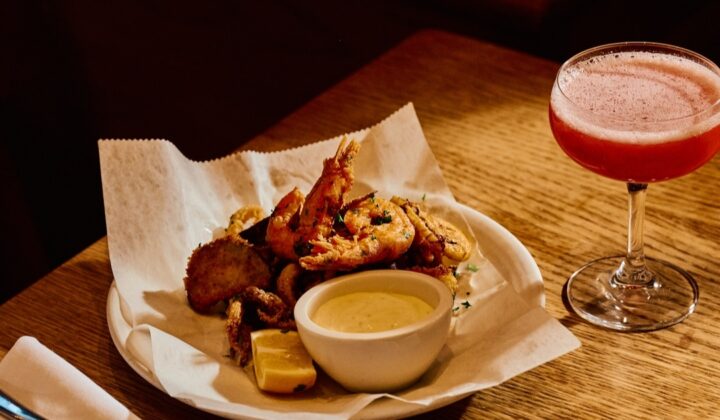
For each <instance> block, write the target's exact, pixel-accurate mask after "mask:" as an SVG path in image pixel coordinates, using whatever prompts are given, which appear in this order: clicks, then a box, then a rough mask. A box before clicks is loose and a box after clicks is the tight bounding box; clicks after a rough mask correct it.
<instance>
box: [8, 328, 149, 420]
mask: <svg viewBox="0 0 720 420" xmlns="http://www.w3.org/2000/svg"><path fill="white" fill-rule="evenodd" d="M0 389H2V390H3V391H5V393H6V394H8V395H9V396H10V397H12V398H13V399H14V400H16V401H17V402H19V403H21V404H23V405H24V406H26V407H27V408H29V409H31V410H33V411H34V412H36V413H37V414H39V415H41V416H43V417H46V418H51V419H137V418H138V417H137V416H135V415H134V414H133V413H131V412H130V410H128V409H127V408H125V406H123V405H122V404H120V403H119V402H118V401H117V400H116V399H115V398H113V397H112V396H111V395H110V394H108V393H107V392H106V391H105V390H103V389H102V388H100V387H99V386H98V385H97V384H96V383H95V382H93V381H92V380H91V379H90V378H88V377H87V376H85V375H84V374H83V373H82V372H80V371H79V370H78V369H77V368H75V367H74V366H72V365H71V364H70V363H68V362H67V361H65V359H63V358H62V357H60V356H58V355H57V354H55V353H54V352H53V351H52V350H50V349H48V348H47V347H45V346H44V345H43V344H41V343H40V342H39V341H38V340H37V339H35V338H34V337H27V336H26V337H20V338H19V339H18V340H17V341H16V342H15V344H14V345H13V347H12V348H11V349H10V351H9V352H8V353H7V354H6V355H5V357H4V358H3V359H2V360H0Z"/></svg>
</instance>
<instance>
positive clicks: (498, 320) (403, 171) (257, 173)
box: [99, 104, 579, 418]
mask: <svg viewBox="0 0 720 420" xmlns="http://www.w3.org/2000/svg"><path fill="white" fill-rule="evenodd" d="M348 136H349V137H350V138H353V139H355V140H357V141H360V142H361V143H362V148H361V150H360V153H359V155H358V157H357V158H356V161H355V166H354V169H355V179H356V181H355V187H354V188H353V191H352V192H351V196H358V195H361V194H363V193H366V192H369V191H372V190H377V191H379V194H380V195H381V196H383V197H385V198H390V197H391V196H392V195H400V196H403V197H407V198H409V199H411V200H422V199H423V198H424V200H425V201H426V203H427V204H428V205H429V207H430V208H432V209H433V211H434V212H435V213H440V214H442V215H443V216H444V217H446V218H447V219H449V220H451V221H453V222H454V223H456V224H457V225H458V226H465V228H466V230H468V233H469V231H470V229H469V228H468V227H467V225H466V223H465V221H464V219H463V218H462V215H461V213H460V211H459V209H458V205H457V204H456V202H455V200H454V198H453V196H452V193H451V192H450V190H449V188H448V186H447V184H446V183H445V181H444V180H443V177H442V174H441V172H440V169H439V166H438V165H437V162H436V160H435V158H434V156H433V154H432V152H431V150H430V148H429V146H428V144H427V142H426V140H425V137H424V135H423V132H422V129H421V127H420V123H419V121H418V120H417V116H416V115H415V111H414V109H413V107H412V104H408V105H406V106H405V107H403V108H401V109H400V110H398V111H397V112H395V113H394V114H393V115H391V116H390V117H388V118H387V119H385V120H384V121H382V122H381V123H379V124H377V125H375V126H373V127H371V128H367V129H364V130H360V131H357V132H354V133H350V134H348ZM341 137H342V136H338V137H336V138H333V139H330V140H326V141H322V142H317V143H313V144H310V145H307V146H304V147H300V148H297V149H292V150H286V151H282V152H276V153H257V152H242V153H236V154H233V155H230V156H227V157H224V158H222V159H217V160H213V161H209V162H193V161H190V160H188V159H187V158H185V157H184V156H183V155H182V154H181V153H180V152H179V151H178V150H177V148H175V147H174V146H173V145H172V144H171V143H169V142H167V141H163V140H101V141H100V142H99V149H100V162H101V171H102V183H103V195H104V201H105V213H106V221H107V231H108V247H109V252H110V260H111V264H112V270H113V274H114V276H115V281H116V285H117V289H118V292H119V294H120V296H121V299H122V300H123V303H124V305H123V307H124V308H125V311H124V312H123V315H124V317H125V318H126V320H127V322H128V323H129V324H130V325H131V326H132V327H133V330H132V332H131V334H130V336H129V337H128V342H127V343H126V346H127V348H128V350H129V351H130V352H133V349H145V351H140V350H137V351H136V352H137V353H138V355H139V356H142V355H144V358H145V359H147V357H148V356H147V355H148V354H151V360H144V364H146V365H147V367H148V368H149V369H150V370H151V371H152V372H153V374H154V375H155V377H156V379H157V381H158V382H159V383H160V384H161V385H162V387H163V388H164V390H165V392H167V393H168V394H169V395H171V396H173V397H175V398H178V399H181V400H183V401H185V402H187V403H188V404H191V405H194V406H197V407H199V408H201V409H204V410H208V411H211V412H214V413H218V414H223V415H227V416H230V417H236V416H244V417H262V418H267V417H283V416H288V415H292V416H293V417H294V418H304V417H306V418H320V417H328V418H346V417H350V416H352V415H353V414H356V413H357V412H358V411H359V410H361V409H362V408H363V407H365V406H366V405H367V404H369V403H370V402H372V401H373V400H375V399H377V398H382V397H389V398H396V399H401V400H403V401H405V402H408V403H413V404H421V405H428V404H433V402H437V401H440V400H445V399H448V398H451V397H453V396H457V395H466V394H468V393H470V392H473V391H477V390H481V389H484V388H487V387H491V386H494V385H497V384H499V383H501V382H503V381H505V380H507V379H509V378H511V377H513V376H515V375H517V374H519V373H522V372H524V371H526V370H529V369H532V368H533V367H535V366H537V365H540V364H542V363H545V362H547V361H549V360H551V359H553V358H555V357H558V356H560V355H562V354H564V353H566V352H568V351H571V350H572V349H574V348H576V347H577V346H579V342H578V341H577V339H576V338H575V337H574V336H573V335H572V334H571V333H570V332H569V331H568V330H567V329H566V328H564V327H563V326H562V325H561V324H560V323H559V322H557V321H556V320H554V319H553V318H552V317H550V316H549V315H548V314H547V313H546V312H545V311H544V310H543V309H542V308H541V307H532V306H531V305H528V303H526V302H525V301H524V300H523V299H521V298H520V297H519V296H518V294H517V293H516V292H515V291H514V290H513V288H512V287H511V286H509V283H508V282H507V281H505V279H503V278H502V276H501V275H500V274H499V272H498V271H497V270H496V269H495V267H493V266H492V264H490V263H489V261H488V260H486V259H484V258H483V257H482V256H481V255H480V254H479V253H475V254H474V255H473V257H472V258H471V262H472V263H473V264H474V265H475V266H476V267H477V269H478V270H477V271H476V272H471V271H468V270H467V269H465V270H463V271H464V279H463V282H462V285H461V289H460V291H459V292H458V300H457V303H458V305H459V307H460V309H459V310H458V311H457V312H458V316H457V317H456V318H455V322H454V329H453V332H452V333H451V336H450V337H449V339H448V343H447V346H446V347H445V349H444V350H443V352H442V354H441V355H440V357H439V358H438V361H437V363H436V364H435V365H434V366H433V367H432V368H431V369H430V371H429V372H428V373H427V374H426V375H425V376H424V377H423V378H422V379H421V380H420V382H419V383H417V384H416V385H414V386H412V387H411V388H409V389H407V390H404V391H402V392H398V393H396V394H393V395H389V394H352V393H347V392H346V391H344V390H342V388H340V387H339V386H338V385H337V384H335V383H334V382H333V381H332V380H330V379H328V378H325V377H321V378H320V380H319V382H318V384H317V385H316V386H315V387H314V388H313V389H312V390H311V391H309V392H306V393H303V394H300V395H296V396H290V397H282V396H274V395H269V394H265V393H262V392H260V391H258V389H257V387H256V386H255V384H254V382H253V378H252V375H247V374H246V373H245V372H244V371H243V370H242V369H240V368H238V367H236V366H235V365H234V364H233V363H232V362H231V361H230V359H228V358H227V357H225V356H224V355H226V354H227V344H226V341H225V339H224V321H223V320H222V319H220V317H218V316H205V315H199V314H197V313H195V312H193V311H192V310H191V309H190V307H189V305H188V304H187V299H186V296H185V291H184V287H183V282H182V279H183V277H184V271H185V266H186V263H187V258H188V256H189V255H190V253H191V251H192V250H193V249H194V248H195V247H196V246H197V245H198V244H200V243H204V242H207V241H209V240H210V239H211V237H212V234H213V231H214V230H216V229H218V228H220V227H224V226H225V225H226V224H227V220H228V218H229V216H230V214H232V213H233V212H234V211H235V210H236V209H237V208H239V207H241V206H244V205H250V204H259V205H261V206H262V207H263V208H264V209H265V210H266V212H268V213H269V212H270V210H271V209H272V208H273V206H274V204H275V203H277V201H278V200H279V199H280V198H281V197H282V196H283V195H285V194H286V193H287V192H288V191H290V190H291V189H292V188H293V187H295V186H297V187H299V188H300V189H301V190H302V191H303V192H305V193H307V192H309V190H310V188H311V187H312V184H313V183H314V182H315V180H316V179H317V177H318V176H319V174H320V171H321V169H322V160H323V159H324V158H326V157H329V156H332V155H333V154H334V152H335V149H336V148H337V144H338V142H339V141H340V139H341ZM466 300H467V302H468V303H469V304H470V305H471V306H470V307H469V308H465V307H464V306H463V305H461V303H462V302H463V301H466Z"/></svg>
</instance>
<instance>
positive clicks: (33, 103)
mask: <svg viewBox="0 0 720 420" xmlns="http://www.w3.org/2000/svg"><path fill="white" fill-rule="evenodd" d="M718 17H720V3H718V5H716V4H714V3H713V2H710V1H697V2H692V1H686V2H673V3H670V4H669V5H668V4H666V2H657V1H634V2H630V1H628V2H621V1H602V2H601V1H598V2H593V1H569V0H542V1H532V0H505V1H502V0H475V1H473V0H446V1H441V0H436V1H430V0H428V1H393V2H390V1H388V2H375V1H341V2H333V1H315V2H313V1H309V2H307V1H303V2H300V1H297V2H291V1H257V2H252V3H251V2H242V1H207V2H205V1H187V0H178V1H167V2H165V1H153V0H145V1H139V0H138V1H132V0H130V1H123V2H115V1H110V2H98V1H91V0H81V1H32V0H9V1H8V0H2V1H0V53H1V54H2V63H1V64H0V139H2V143H1V144H2V145H1V146H0V180H1V181H2V196H1V200H2V205H1V206H0V229H1V230H0V234H1V236H2V238H1V239H0V243H1V244H2V249H1V250H0V251H1V252H0V255H2V257H1V259H0V282H1V283H0V302H1V301H4V300H6V299H7V298H9V297H10V296H12V295H13V294H15V293H17V292H18V291H19V290H21V289H22V288H23V287H26V286H27V285H29V284H30V283H31V282H32V281H34V280H36V279H37V278H39V277H40V276H42V275H43V274H45V273H47V272H48V271H50V270H51V269H53V268H54V267H56V266H58V265H59V264H61V263H62V262H63V261H65V260H66V259H68V258H70V257H71V256H73V255H74V254H76V253H77V252H79V251H81V250H82V249H83V248H85V247H86V246H88V245H90V244H92V243H93V242H94V241H96V240H97V239H99V238H100V237H102V236H103V235H104V234H105V222H104V218H103V213H104V211H103V205H102V193H101V185H100V170H99V164H98V152H97V143H96V142H97V140H98V139H99V138H166V139H169V140H171V141H173V142H174V143H175V144H176V145H177V146H178V147H179V148H180V150H181V151H182V152H183V153H184V154H185V155H186V156H188V157H190V158H193V159H208V158H213V157H218V156H221V155H224V154H226V153H228V152H230V151H232V150H233V149H235V148H237V147H238V146H240V145H241V144H242V143H243V142H245V141H247V140H249V139H251V138H252V137H253V136H254V135H256V134H257V133H259V132H261V131H262V130H264V129H265V128H267V127H269V126H271V125H272V124H273V123H274V122H276V121H277V120H279V119H280V118H282V117H283V116H285V115H287V114H289V113H291V112H292V111H293V110H294V109H296V108H298V107H299V106H301V105H302V104H303V103H305V102H306V101H308V100H309V99H311V98H312V97H314V96H315V95H317V94H318V93H320V92H322V91H323V90H325V89H327V88H328V87H330V86H332V85H333V84H335V83H337V82H338V81H340V80H342V79H343V78H344V77H346V76H347V75H348V74H350V73H351V72H353V71H354V70H356V69H358V68H360V67H361V66H362V65H363V64H365V63H367V62H368V61H370V60H371V59H372V58H374V57H376V56H378V55H379V54H381V53H382V52H384V51H386V50H388V49H389V48H391V47H392V46H394V45H396V44H397V43H398V42H400V41H401V40H402V39H403V38H405V37H407V36H409V35H410V34H412V33H413V32H415V31H417V30H420V29H424V28H439V29H444V30H448V31H452V32H457V33H461V34H465V35H468V36H471V37H476V38H480V39H485V40H488V41H492V42H495V43H499V44H502V45H506V46H509V47H511V48H515V49H519V50H523V51H527V52H530V53H533V54H537V55H540V56H543V57H546V58H549V59H553V60H556V61H558V62H560V61H562V60H564V59H566V58H568V57H569V56H570V55H572V54H574V53H576V52H578V51H580V50H582V49H585V48H587V47H590V46H593V45H597V44H600V43H605V42H612V41H623V40H654V41H661V42H669V43H673V44H678V45H681V46H685V47H687V48H690V49H694V50H697V51H699V52H701V53H703V54H705V55H707V56H708V57H709V58H711V59H713V60H714V61H716V62H718V60H720V33H719V31H718V30H717V28H718V26H719V24H718Z"/></svg>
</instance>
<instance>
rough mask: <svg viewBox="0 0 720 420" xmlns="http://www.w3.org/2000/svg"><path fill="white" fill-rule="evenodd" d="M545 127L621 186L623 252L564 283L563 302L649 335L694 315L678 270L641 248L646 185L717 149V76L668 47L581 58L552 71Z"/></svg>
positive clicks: (623, 47)
mask: <svg viewBox="0 0 720 420" xmlns="http://www.w3.org/2000/svg"><path fill="white" fill-rule="evenodd" d="M550 125H551V127H552V131H553V135H554V136H555V139H556V141H557V142H558V144H559V145H560V147H561V148H562V149H563V150H564V151H565V153H567V154H568V156H570V157H571V158H572V159H573V160H575V161H576V162H577V163H579V164H580V165H582V166H583V167H585V168H587V169H590V170H591V171H593V172H596V173H598V174H600V175H603V176H606V177H609V178H613V179H616V180H620V181H623V182H626V183H627V190H628V196H629V200H628V204H629V211H628V235H627V253H626V254H625V255H621V256H612V257H605V258H600V259H597V260H594V261H591V262H589V263H587V264H585V265H584V266H582V267H581V268H580V269H578V270H577V271H576V272H575V273H573V274H572V275H571V276H570V279H569V280H568V283H567V288H566V291H567V298H568V301H569V303H570V306H571V307H572V308H573V310H574V311H575V312H576V313H577V314H578V315H579V316H581V317H582V318H584V319H585V320H587V321H589V322H591V323H593V324H596V325H599V326H602V327H606V328H610V329H613V330H620V331H650V330H655V329H659V328H664V327H668V326H670V325H674V324H676V323H678V322H681V321H682V320H683V319H685V318H687V317H688V316H689V315H690V314H691V313H692V312H693V311H694V310H695V307H696V305H697V301H698V286H697V283H696V282H695V280H694V279H693V277H692V276H691V275H690V274H688V273H687V272H686V271H684V270H683V269H681V268H679V267H677V266H675V265H673V264H671V263H668V262H665V261H662V260H659V259H654V258H649V257H645V253H644V251H643V218H644V212H645V194H646V189H647V186H648V183H652V182H657V181H664V180H668V179H671V178H676V177H679V176H682V175H685V174H688V173H690V172H692V171H694V170H695V169H697V168H699V167H700V166H702V165H703V164H705V163H706V162H707V161H709V160H710V159H711V158H712V157H713V156H714V155H715V153H716V152H717V151H718V149H720V69H718V66H717V65H715V64H714V63H713V62H711V61H710V60H708V59H707V58H705V57H703V56H701V55H699V54H696V53H694V52H692V51H689V50H686V49H683V48H679V47H675V46H672V45H667V44H658V43H649V42H624V43H616V44H608V45H602V46H599V47H595V48H592V49H589V50H586V51H583V52H581V53H579V54H577V55H575V56H574V57H572V58H571V59H569V60H568V61H567V62H565V63H564V64H563V65H562V67H561V68H560V70H559V71H558V74H557V78H556V80H555V84H554V85H553V90H552V94H551V98H550Z"/></svg>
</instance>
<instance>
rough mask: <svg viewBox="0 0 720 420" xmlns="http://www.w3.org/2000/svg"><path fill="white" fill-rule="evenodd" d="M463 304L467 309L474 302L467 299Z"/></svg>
mask: <svg viewBox="0 0 720 420" xmlns="http://www.w3.org/2000/svg"><path fill="white" fill-rule="evenodd" d="M461 305H462V306H463V307H464V308H465V309H467V308H469V307H471V306H472V304H471V303H470V302H468V301H467V300H466V301H465V302H463V303H461Z"/></svg>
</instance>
